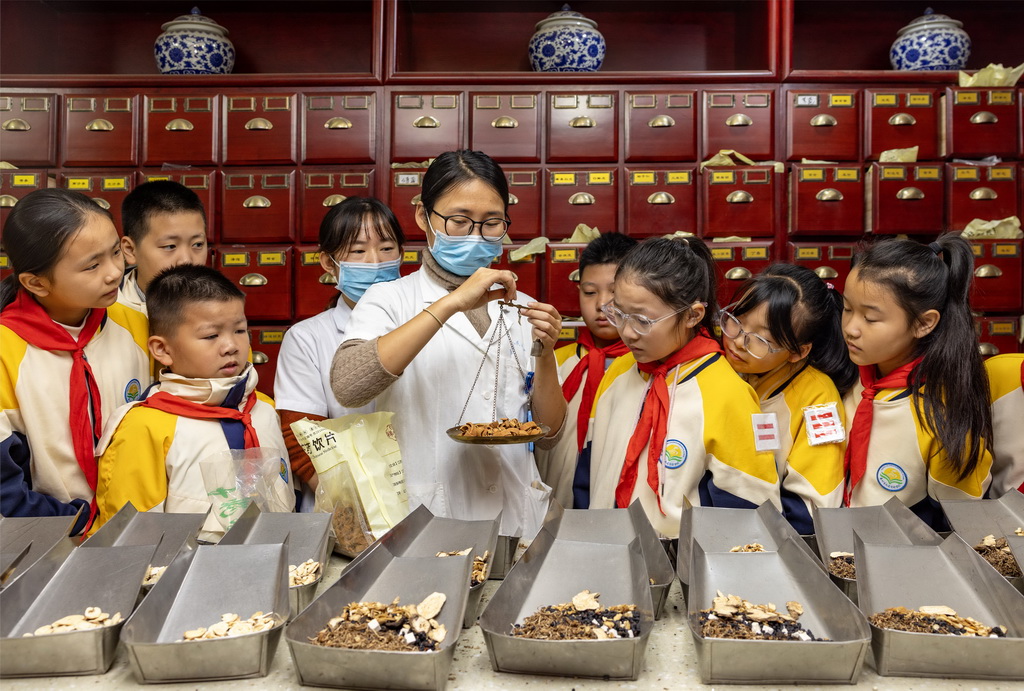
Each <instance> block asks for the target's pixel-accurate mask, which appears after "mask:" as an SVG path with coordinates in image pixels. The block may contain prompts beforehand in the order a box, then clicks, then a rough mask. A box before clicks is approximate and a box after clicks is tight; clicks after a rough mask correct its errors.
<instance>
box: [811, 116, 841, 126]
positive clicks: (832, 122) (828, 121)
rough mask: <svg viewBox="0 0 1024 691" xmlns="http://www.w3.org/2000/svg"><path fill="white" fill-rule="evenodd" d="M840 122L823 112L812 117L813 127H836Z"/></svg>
mask: <svg viewBox="0 0 1024 691" xmlns="http://www.w3.org/2000/svg"><path fill="white" fill-rule="evenodd" d="M838 124H839V122H838V121H837V120H836V119H835V118H834V117H832V116H831V115H826V114H825V113H821V114H820V115H815V116H814V117H813V118H811V127H835V126H836V125H838Z"/></svg>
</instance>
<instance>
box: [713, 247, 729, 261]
mask: <svg viewBox="0 0 1024 691" xmlns="http://www.w3.org/2000/svg"><path fill="white" fill-rule="evenodd" d="M711 257H712V258H713V259H716V260H718V261H723V260H724V261H729V260H730V259H732V247H712V248H711Z"/></svg>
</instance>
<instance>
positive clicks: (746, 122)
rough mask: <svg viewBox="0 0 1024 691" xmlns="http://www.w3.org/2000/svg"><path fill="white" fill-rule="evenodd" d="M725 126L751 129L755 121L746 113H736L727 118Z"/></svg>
mask: <svg viewBox="0 0 1024 691" xmlns="http://www.w3.org/2000/svg"><path fill="white" fill-rule="evenodd" d="M725 124H726V126H728V127H749V126H750V125H753V124H754V121H753V120H751V119H750V116H749V115H747V114H746V113H736V114H735V115H730V116H729V117H727V118H726V119H725Z"/></svg>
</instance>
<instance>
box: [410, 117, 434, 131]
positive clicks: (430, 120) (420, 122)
mask: <svg viewBox="0 0 1024 691" xmlns="http://www.w3.org/2000/svg"><path fill="white" fill-rule="evenodd" d="M412 126H413V127H420V128H426V129H433V128H435V127H440V126H441V121H440V120H438V119H437V118H435V117H434V116H433V115H421V116H419V117H418V118H416V119H415V120H413V123H412Z"/></svg>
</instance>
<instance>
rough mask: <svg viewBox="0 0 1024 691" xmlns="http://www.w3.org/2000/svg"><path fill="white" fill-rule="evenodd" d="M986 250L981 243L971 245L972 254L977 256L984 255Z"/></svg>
mask: <svg viewBox="0 0 1024 691" xmlns="http://www.w3.org/2000/svg"><path fill="white" fill-rule="evenodd" d="M984 251H985V249H984V248H983V247H982V246H981V245H971V254H973V255H974V256H975V257H980V256H982V253H983V252H984Z"/></svg>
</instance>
